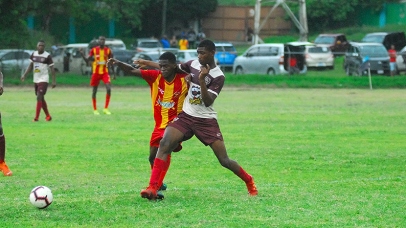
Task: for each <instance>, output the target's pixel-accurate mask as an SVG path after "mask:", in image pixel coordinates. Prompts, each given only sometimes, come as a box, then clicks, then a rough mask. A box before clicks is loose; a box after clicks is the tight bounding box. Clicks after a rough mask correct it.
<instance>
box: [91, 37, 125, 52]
mask: <svg viewBox="0 0 406 228" xmlns="http://www.w3.org/2000/svg"><path fill="white" fill-rule="evenodd" d="M104 44H105V45H106V46H108V47H109V48H110V49H111V50H126V49H127V46H126V45H125V43H124V42H123V41H122V40H121V39H116V38H106V41H105V43H104ZM98 45H99V42H98V39H93V40H91V41H90V42H89V47H88V48H89V50H90V49H92V48H93V47H96V46H98Z"/></svg>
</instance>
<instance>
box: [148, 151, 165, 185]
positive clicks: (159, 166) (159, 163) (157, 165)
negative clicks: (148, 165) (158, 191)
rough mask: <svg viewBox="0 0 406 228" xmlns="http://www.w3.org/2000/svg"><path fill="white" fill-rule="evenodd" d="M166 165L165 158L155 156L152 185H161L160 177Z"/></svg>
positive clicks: (150, 182) (151, 178)
mask: <svg viewBox="0 0 406 228" xmlns="http://www.w3.org/2000/svg"><path fill="white" fill-rule="evenodd" d="M165 167H166V162H165V161H164V160H162V159H159V158H155V160H154V167H153V168H152V172H151V177H150V179H149V186H150V187H156V188H159V187H160V186H158V183H159V179H160V176H161V173H162V170H164V169H165Z"/></svg>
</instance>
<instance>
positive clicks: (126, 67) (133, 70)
mask: <svg viewBox="0 0 406 228" xmlns="http://www.w3.org/2000/svg"><path fill="white" fill-rule="evenodd" d="M107 64H108V65H111V66H113V65H117V66H118V67H119V68H120V69H121V70H122V71H124V72H125V73H127V74H130V75H134V76H141V71H140V70H139V69H138V68H135V67H133V66H131V65H130V64H127V63H124V62H121V61H119V60H117V59H114V58H111V59H109V60H108V62H107Z"/></svg>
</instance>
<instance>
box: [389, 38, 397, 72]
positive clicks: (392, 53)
mask: <svg viewBox="0 0 406 228" xmlns="http://www.w3.org/2000/svg"><path fill="white" fill-rule="evenodd" d="M388 54H389V67H390V76H391V77H393V75H395V72H396V50H395V45H393V44H392V45H391V46H390V49H389V50H388Z"/></svg>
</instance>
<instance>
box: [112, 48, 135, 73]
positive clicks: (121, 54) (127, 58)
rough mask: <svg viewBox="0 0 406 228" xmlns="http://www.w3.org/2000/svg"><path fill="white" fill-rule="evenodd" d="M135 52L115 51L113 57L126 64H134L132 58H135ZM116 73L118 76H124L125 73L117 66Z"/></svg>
mask: <svg viewBox="0 0 406 228" xmlns="http://www.w3.org/2000/svg"><path fill="white" fill-rule="evenodd" d="M134 54H135V52H134V51H130V50H114V51H113V56H114V58H115V59H117V60H119V61H121V62H125V63H128V64H132V63H133V60H132V58H133V57H134ZM114 72H115V73H116V75H117V76H124V71H122V70H120V68H119V67H118V66H117V65H116V66H115V67H114Z"/></svg>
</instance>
